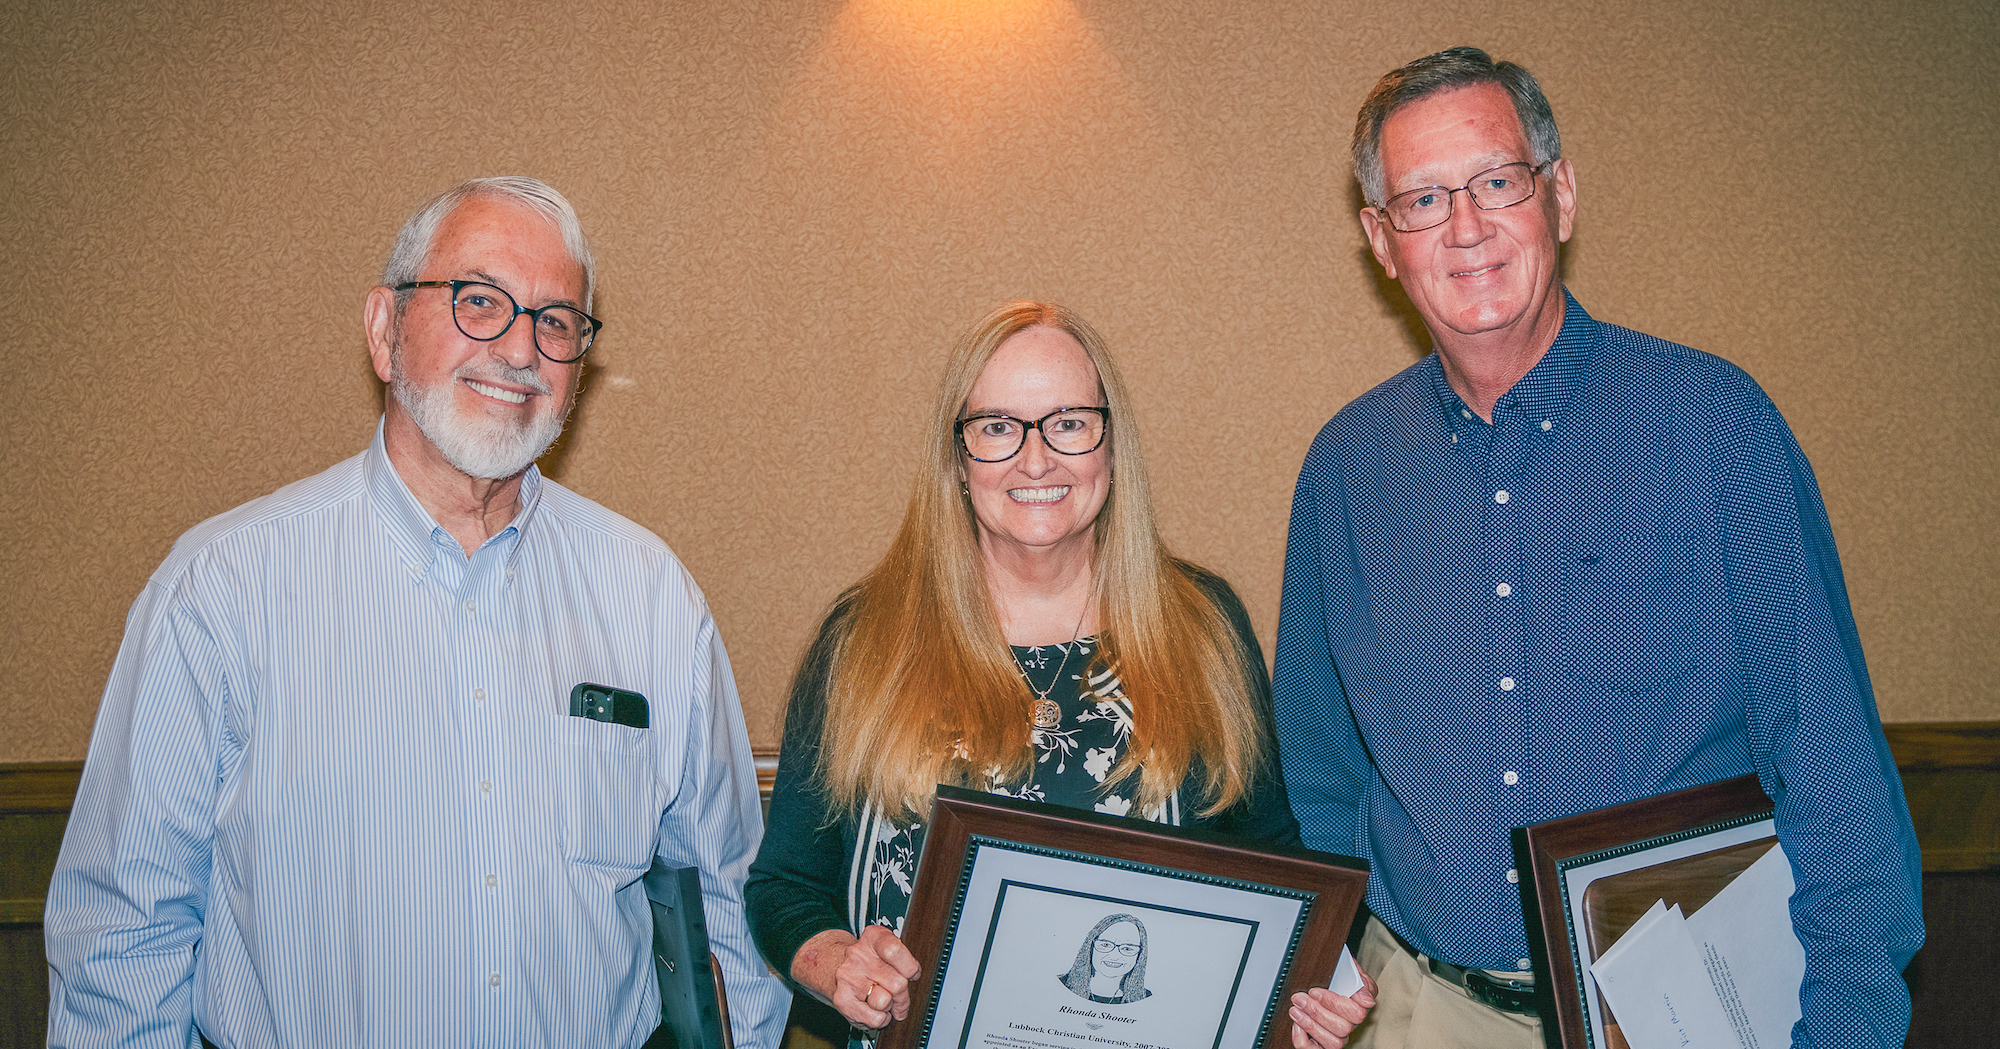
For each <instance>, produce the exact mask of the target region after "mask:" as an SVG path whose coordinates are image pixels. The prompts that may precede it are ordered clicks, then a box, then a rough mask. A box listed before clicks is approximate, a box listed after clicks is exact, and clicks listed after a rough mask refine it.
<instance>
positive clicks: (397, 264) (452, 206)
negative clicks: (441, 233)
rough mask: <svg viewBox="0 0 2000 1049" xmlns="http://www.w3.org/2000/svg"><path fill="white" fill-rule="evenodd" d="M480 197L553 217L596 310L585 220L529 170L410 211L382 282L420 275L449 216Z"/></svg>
mask: <svg viewBox="0 0 2000 1049" xmlns="http://www.w3.org/2000/svg"><path fill="white" fill-rule="evenodd" d="M474 197H492V198H495V199H499V200H505V201H509V202H511V203H515V204H519V205H521V206H522V207H525V208H528V209H530V210H532V211H534V212H535V213H537V214H539V215H541V216H542V217H543V218H545V219H548V220H549V225H551V226H554V227H555V228H556V232H558V233H560V234H562V239H563V247H565V248H568V249H569V257H570V258H571V259H573V260H575V262H576V264H577V265H579V266H581V267H583V308H584V310H585V311H588V310H589V309H590V295H591V290H592V288H593V287H595V285H596V278H597V262H596V260H594V259H592V258H591V256H590V241H588V240H586V239H585V238H584V235H583V224H582V223H581V222H579V221H577V217H576V209H575V208H573V207H571V206H570V203H569V200H568V199H567V198H565V197H564V196H563V195H562V194H560V193H558V192H556V191H555V189H554V188H553V187H551V186H549V185H548V184H547V183H545V182H542V181H541V180H539V179H532V178H528V177H526V176H524V175H505V176H502V177H499V178H476V179H472V180H470V181H467V182H461V183H459V184H458V185H456V186H453V187H452V188H450V189H448V190H445V191H444V192H443V193H440V194H438V195H437V196H435V197H432V198H431V200H430V202H429V203H427V204H425V205H424V206H423V207H421V208H418V209H417V210H416V213H415V214H412V215H411V216H410V219H409V221H408V222H405V223H403V231H402V232H401V233H398V234H396V246H395V247H394V248H393V249H391V250H390V252H389V264H388V265H387V266H384V267H382V286H383V287H385V288H393V287H395V286H396V285H398V284H404V283H407V282H409V281H413V280H416V279H417V275H418V274H419V273H422V272H423V268H424V265H425V264H426V263H427V262H429V261H430V255H431V241H432V240H434V239H436V237H437V231H438V227H439V226H441V225H443V224H444V220H445V217H446V216H448V215H450V214H451V213H452V212H453V211H456V210H458V206H459V205H460V204H463V203H465V202H466V201H468V200H471V199H472V198H474ZM410 295H411V293H410V292H402V293H400V294H398V295H397V297H396V301H397V306H398V309H399V310H400V308H401V306H402V305H403V304H404V303H406V302H408V301H409V297H410Z"/></svg>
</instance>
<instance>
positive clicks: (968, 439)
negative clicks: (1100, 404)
mask: <svg viewBox="0 0 2000 1049" xmlns="http://www.w3.org/2000/svg"><path fill="white" fill-rule="evenodd" d="M1029 430H1040V431H1041V432H1042V443H1043V444H1046V445H1048V446H1049V451H1052V452H1057V453H1059V454H1062V455H1087V454H1089V453H1091V452H1094V451H1096V450H1097V446H1098V445H1101V444H1103V443H1104V435H1105V434H1106V433H1109V432H1110V430H1111V410H1110V409H1109V408H1063V409H1061V410H1059V411H1053V412H1050V413H1049V414H1047V415H1044V416H1042V417H1041V418H1039V419H1036V420H1034V421H1033V422H1023V421H1022V420H1020V419H1016V418H1014V417H1013V416H1011V415H1004V414H1001V413H999V412H992V413H989V414H986V415H974V416H972V417H970V418H966V419H960V420H959V421H958V444H959V447H961V448H964V449H965V454H966V457H967V458H969V459H971V460H972V461H973V462H976V463H1004V462H1006V461H1007V460H1009V459H1012V458H1013V457H1015V456H1016V455H1019V454H1021V449H1022V448H1023V447H1025V446H1026V445H1027V443H1028V431H1029Z"/></svg>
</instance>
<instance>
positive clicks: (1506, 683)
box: [1500, 677, 1514, 692]
mask: <svg viewBox="0 0 2000 1049" xmlns="http://www.w3.org/2000/svg"><path fill="white" fill-rule="evenodd" d="M1500 691H1502V692H1512V691H1514V679H1513V678H1510V677H1503V678H1501V679H1500Z"/></svg>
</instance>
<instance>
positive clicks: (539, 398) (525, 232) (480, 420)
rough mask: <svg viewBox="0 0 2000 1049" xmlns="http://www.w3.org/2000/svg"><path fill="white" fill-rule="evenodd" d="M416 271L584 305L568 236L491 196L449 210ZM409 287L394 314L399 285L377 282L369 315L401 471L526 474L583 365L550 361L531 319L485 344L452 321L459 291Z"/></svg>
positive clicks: (533, 300) (539, 301)
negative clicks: (453, 294)
mask: <svg viewBox="0 0 2000 1049" xmlns="http://www.w3.org/2000/svg"><path fill="white" fill-rule="evenodd" d="M419 279H421V280H460V279H464V280H479V281H484V282H486V283H489V284H492V285H495V286H496V287H499V288H502V289H504V290H505V291H506V292H507V293H508V294H510V295H512V296H513V297H514V299H515V300H516V301H517V302H519V303H521V304H522V305H524V306H527V307H529V308H537V307H541V306H546V305H548V304H550V303H564V304H567V305H571V306H575V307H577V308H579V309H581V308H582V307H583V301H582V295H583V269H582V267H581V266H579V265H577V263H576V262H575V260H574V259H572V258H571V257H570V255H569V252H568V250H567V249H566V248H565V247H564V246H563V242H562V236H561V234H559V233H558V232H557V231H556V228H555V227H554V226H553V225H552V224H550V222H549V221H548V220H547V219H545V218H543V217H542V216H540V215H538V214H536V213H535V212H533V211H531V210H529V209H527V208H525V207H522V206H519V205H517V204H513V203H510V202H507V201H504V200H499V199H494V198H488V197H473V198H472V199H470V200H468V201H466V202H465V203H463V204H461V205H459V206H458V208H457V209H456V210H454V211H453V212H452V213H451V214H450V215H449V216H447V217H446V218H445V220H444V221H443V222H442V223H441V224H440V225H439V226H438V230H437V235H436V237H435V238H434V240H433V241H432V248H431V253H430V258H429V259H428V260H427V261H426V262H425V265H424V268H423V271H422V273H421V275H420V277H419ZM408 294H409V295H410V300H409V304H408V306H407V308H406V309H405V310H404V311H403V313H402V315H401V316H400V317H397V316H395V314H394V306H393V293H392V292H390V291H389V290H388V289H385V288H377V289H376V290H375V292H374V293H373V294H372V295H371V301H370V306H369V313H368V321H369V344H370V352H371V354H372V355H373V357H374V362H375V371H376V374H377V375H379V376H381V378H382V379H383V381H384V382H387V383H388V384H389V389H390V391H391V393H392V394H394V396H393V397H391V398H390V403H389V405H388V420H387V423H386V426H387V428H388V435H387V438H388V440H389V442H390V445H391V452H392V459H397V460H398V462H397V466H398V469H399V470H400V469H405V468H414V469H417V470H420V471H424V472H426V473H430V474H433V475H440V474H448V473H455V474H457V475H460V476H461V477H471V478H492V479H505V478H511V477H514V476H516V475H518V474H520V473H521V472H522V471H523V470H526V469H527V468H528V465H529V464H530V463H532V462H534V461H535V459H536V457H538V456H540V455H541V453H542V452H543V451H545V450H547V448H548V446H549V445H550V444H551V443H553V442H554V441H555V439H556V437H557V435H559V434H560V433H561V432H562V425H563V420H564V418H566V417H567V416H568V414H569V408H570V404H571V401H572V399H573V398H574V395H575V392H576V374H577V370H578V369H579V367H580V365H578V364H576V363H570V364H557V363H555V362H553V361H550V360H549V359H548V358H546V357H543V356H542V355H541V353H540V352H539V351H538V350H536V349H535V343H534V334H533V330H532V329H533V325H532V324H531V323H530V322H529V321H528V320H527V319H525V318H521V317H517V318H515V323H514V324H513V325H512V326H511V327H509V328H508V329H507V333H506V334H504V335H502V336H501V337H500V338H498V339H494V340H492V341H490V342H480V341H478V340H476V339H473V338H470V337H468V336H467V335H466V334H465V333H463V332H461V331H459V329H458V325H457V324H456V323H455V322H454V321H453V320H452V313H451V310H452V305H451V289H449V288H421V289H418V290H416V291H415V292H411V293H408ZM399 452H400V453H401V454H400V455H399V454H398V453H399ZM445 479H448V478H445Z"/></svg>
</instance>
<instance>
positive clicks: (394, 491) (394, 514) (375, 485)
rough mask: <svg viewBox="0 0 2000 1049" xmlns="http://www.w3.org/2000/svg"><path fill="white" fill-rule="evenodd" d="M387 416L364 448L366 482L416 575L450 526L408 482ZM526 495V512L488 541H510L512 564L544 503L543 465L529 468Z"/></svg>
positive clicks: (522, 494) (399, 553)
mask: <svg viewBox="0 0 2000 1049" xmlns="http://www.w3.org/2000/svg"><path fill="white" fill-rule="evenodd" d="M385 422H386V417H384V419H378V420H377V421H376V423H375V440H374V441H372V442H370V443H369V445H368V451H366V452H364V453H363V454H362V458H361V473H362V477H363V483H364V484H366V485H367V488H368V496H369V500H370V501H371V502H372V503H373V504H374V506H375V514H376V517H377V518H378V519H380V520H381V522H382V525H383V527H384V528H385V529H386V530H387V532H388V534H389V542H390V544H391V545H392V546H393V547H394V548H395V551H396V559H397V560H398V561H401V562H402V563H403V568H404V570H405V571H407V572H409V573H410V576H411V577H412V578H413V579H417V578H422V576H423V574H424V572H425V570H427V569H428V568H429V567H430V564H431V555H432V552H433V551H434V550H435V549H437V538H436V537H437V536H438V535H439V534H440V533H443V532H444V526H442V525H440V524H438V523H437V519H436V518H433V517H432V516H431V515H430V511H428V510H425V509H424V506H423V504H422V503H420V502H418V501H417V497H416V495H414V494H413V493H411V491H410V487H409V485H406V484H404V483H403V478H402V476H401V475H399V474H397V473H396V467H395V466H394V465H393V464H391V463H390V462H389V449H388V445H387V444H386V443H385V441H384V439H383V428H384V425H385ZM520 499H521V510H520V512H519V513H517V514H515V515H514V519H513V520H512V521H509V522H508V523H507V527H505V528H503V529H501V530H500V531H499V533H498V534H496V535H494V536H493V537H492V538H491V539H488V540H487V541H486V544H485V545H488V546H490V545H493V544H495V543H501V544H505V545H506V546H507V547H508V549H507V556H506V558H505V560H506V562H507V565H508V567H510V568H511V567H513V565H514V562H515V561H516V560H517V559H518V558H519V557H520V555H521V544H520V541H519V540H520V536H521V535H522V533H523V532H525V531H526V530H527V529H528V528H529V527H530V526H531V524H532V522H533V520H534V518H535V512H536V510H537V509H538V508H540V506H541V504H542V473H541V469H540V468H539V467H536V466H534V465H532V464H530V465H529V467H528V471H527V472H526V473H524V474H522V475H521V492H520ZM447 542H448V544H449V546H450V548H451V549H453V550H457V549H458V548H459V547H458V544H457V542H456V541H452V540H449V539H447ZM482 549H484V547H482Z"/></svg>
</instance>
